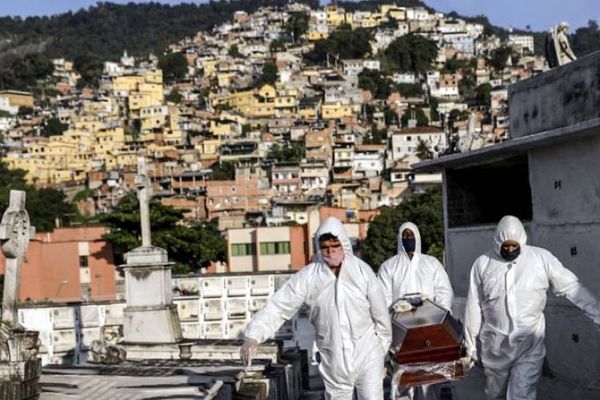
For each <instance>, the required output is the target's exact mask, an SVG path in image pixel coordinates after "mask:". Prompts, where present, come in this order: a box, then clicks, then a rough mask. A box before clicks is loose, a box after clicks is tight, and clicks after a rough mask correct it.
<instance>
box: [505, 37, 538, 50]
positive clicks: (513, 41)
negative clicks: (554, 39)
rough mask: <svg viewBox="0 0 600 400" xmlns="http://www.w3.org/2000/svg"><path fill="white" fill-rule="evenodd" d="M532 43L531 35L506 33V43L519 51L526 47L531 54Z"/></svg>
mask: <svg viewBox="0 0 600 400" xmlns="http://www.w3.org/2000/svg"><path fill="white" fill-rule="evenodd" d="M533 43H534V42H533V35H513V34H510V35H508V44H510V45H511V46H513V47H516V48H517V50H520V51H521V52H523V51H524V50H525V49H527V50H528V51H529V52H530V53H531V54H533V50H534V44H533Z"/></svg>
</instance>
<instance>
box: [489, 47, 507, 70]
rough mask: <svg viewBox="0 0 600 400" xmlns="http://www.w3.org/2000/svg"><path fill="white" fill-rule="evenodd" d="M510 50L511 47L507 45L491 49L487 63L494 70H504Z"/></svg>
mask: <svg viewBox="0 0 600 400" xmlns="http://www.w3.org/2000/svg"><path fill="white" fill-rule="evenodd" d="M512 51H513V50H512V48H510V47H507V46H502V47H498V48H497V49H494V50H492V52H491V55H490V58H489V60H488V62H489V64H490V65H491V66H492V67H493V68H494V69H495V70H496V71H502V70H504V68H506V63H507V62H508V58H509V57H510V55H511V54H512Z"/></svg>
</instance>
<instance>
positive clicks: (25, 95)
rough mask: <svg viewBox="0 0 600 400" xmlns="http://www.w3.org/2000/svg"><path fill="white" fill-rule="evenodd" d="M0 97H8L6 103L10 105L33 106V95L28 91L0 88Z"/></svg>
mask: <svg viewBox="0 0 600 400" xmlns="http://www.w3.org/2000/svg"><path fill="white" fill-rule="evenodd" d="M0 97H4V98H7V99H8V104H10V106H11V107H29V108H33V100H34V99H33V95H32V94H31V93H29V92H22V91H20V90H2V91H0Z"/></svg>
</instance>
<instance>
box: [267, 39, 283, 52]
mask: <svg viewBox="0 0 600 400" xmlns="http://www.w3.org/2000/svg"><path fill="white" fill-rule="evenodd" d="M269 51H270V52H271V53H277V52H278V51H285V43H284V42H283V40H279V39H275V40H273V41H272V42H271V43H270V44H269Z"/></svg>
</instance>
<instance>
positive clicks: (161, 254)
mask: <svg viewBox="0 0 600 400" xmlns="http://www.w3.org/2000/svg"><path fill="white" fill-rule="evenodd" d="M136 183H137V186H138V199H139V200H140V219H141V228H142V245H141V246H140V247H138V248H136V249H133V250H132V251H130V252H129V253H127V254H126V258H127V263H126V264H125V265H123V266H122V267H123V269H124V270H125V295H126V298H127V307H126V308H125V310H124V323H123V330H124V332H123V333H124V339H125V342H126V343H175V342H178V341H181V339H182V335H181V326H180V324H179V315H178V313H177V307H176V306H175V305H174V304H173V296H172V289H171V267H172V265H173V263H170V262H169V260H168V256H167V252H166V250H164V249H161V248H160V247H155V246H152V244H151V240H150V199H151V196H152V189H151V187H150V180H149V178H148V175H147V171H146V163H145V161H144V159H143V158H140V159H139V160H138V176H137V177H136Z"/></svg>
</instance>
